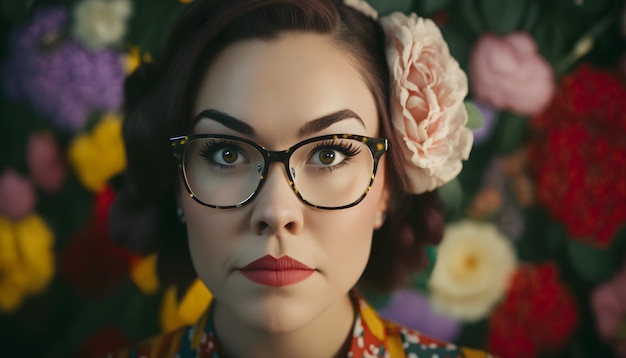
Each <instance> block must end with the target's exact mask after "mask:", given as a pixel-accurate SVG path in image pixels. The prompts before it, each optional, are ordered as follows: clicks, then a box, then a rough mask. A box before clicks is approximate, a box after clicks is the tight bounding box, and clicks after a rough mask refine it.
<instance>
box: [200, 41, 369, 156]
mask: <svg viewBox="0 0 626 358" xmlns="http://www.w3.org/2000/svg"><path fill="white" fill-rule="evenodd" d="M205 109H216V110H219V111H222V112H225V113H228V114H229V115H231V116H233V117H235V118H238V119H240V120H241V121H244V122H246V123H247V124H249V125H251V126H252V127H253V128H254V129H255V137H258V138H259V139H262V140H267V141H269V143H276V144H278V143H277V141H278V142H280V140H281V139H284V140H285V141H291V139H292V138H295V136H296V135H297V132H298V129H299V128H300V127H301V126H302V125H304V124H305V123H306V122H308V121H311V120H313V119H316V118H319V117H322V116H324V115H327V114H330V113H333V112H337V111H340V110H345V109H349V110H352V111H353V112H355V113H356V114H357V115H359V117H361V119H362V120H363V123H361V122H359V121H356V120H345V121H341V122H340V123H337V124H334V125H333V126H331V127H330V128H329V129H328V130H330V131H331V132H333V133H339V132H347V133H352V134H362V135H377V134H378V117H377V111H376V105H375V101H374V97H373V95H372V94H371V92H370V91H369V89H368V87H367V85H366V82H365V81H364V79H363V77H362V76H361V74H360V73H359V71H358V70H357V68H356V67H355V65H354V64H353V62H351V58H350V57H349V56H348V54H347V52H346V51H345V50H343V49H341V48H339V47H338V46H337V45H336V44H334V43H333V42H332V40H331V38H330V37H329V36H327V35H318V34H312V33H284V34H282V35H280V36H279V37H278V38H277V39H273V40H270V41H266V40H256V39H255V40H246V41H240V42H237V43H235V44H233V45H231V46H229V47H227V48H226V49H225V50H224V51H222V52H221V53H220V54H219V55H218V56H217V57H216V58H215V59H214V60H213V62H212V63H211V65H210V66H209V68H208V69H207V70H206V72H205V73H204V75H203V79H202V82H201V86H200V88H199V91H198V95H197V98H196V101H195V106H194V113H195V114H197V113H200V112H202V111H203V110H205ZM217 129H220V125H219V124H217V123H214V122H213V121H206V120H205V121H201V122H200V123H199V124H198V126H197V127H196V129H195V130H194V132H198V131H201V132H202V131H214V130H217ZM277 133H279V134H280V135H281V137H280V138H277V136H276V134H277ZM326 133H328V132H326ZM321 134H323V133H321ZM281 144H284V143H281Z"/></svg>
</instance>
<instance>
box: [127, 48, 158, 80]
mask: <svg viewBox="0 0 626 358" xmlns="http://www.w3.org/2000/svg"><path fill="white" fill-rule="evenodd" d="M141 61H143V62H146V63H148V62H152V56H150V54H149V53H147V52H146V53H144V54H143V56H142V55H141V51H139V47H138V46H131V47H130V48H129V49H128V53H127V54H126V56H125V59H124V68H125V69H126V74H129V75H130V74H131V73H133V72H135V70H136V69H137V67H139V64H140V63H141Z"/></svg>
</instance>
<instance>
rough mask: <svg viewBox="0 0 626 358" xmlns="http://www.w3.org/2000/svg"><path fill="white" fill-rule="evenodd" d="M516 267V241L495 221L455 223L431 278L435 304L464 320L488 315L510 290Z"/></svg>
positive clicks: (430, 286) (448, 228)
mask: <svg viewBox="0 0 626 358" xmlns="http://www.w3.org/2000/svg"><path fill="white" fill-rule="evenodd" d="M516 266H517V258H516V256H515V252H514V250H513V246H512V244H511V243H510V241H509V240H508V239H507V238H506V237H504V236H503V235H502V234H501V233H500V232H499V231H498V229H497V228H496V227H495V226H494V225H493V224H490V223H479V222H474V221H469V220H467V221H461V222H458V223H455V224H451V225H449V226H448V227H446V232H445V235H444V238H443V241H442V242H441V245H440V246H439V250H438V253H437V262H436V263H435V267H434V269H433V272H432V275H431V277H430V280H429V288H430V293H431V295H430V297H431V301H432V303H433V306H434V307H435V309H437V310H438V311H440V312H442V313H444V314H446V315H448V316H451V317H454V318H457V319H460V320H465V321H475V320H479V319H481V318H484V317H486V316H487V315H488V314H489V312H490V311H491V310H492V309H493V307H494V306H495V305H496V303H497V302H498V301H499V300H500V299H501V298H502V296H503V295H504V293H505V292H506V290H507V288H508V285H509V280H510V278H511V277H512V275H513V272H514V271H515V268H516Z"/></svg>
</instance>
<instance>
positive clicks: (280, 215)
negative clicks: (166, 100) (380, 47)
mask: <svg viewBox="0 0 626 358" xmlns="http://www.w3.org/2000/svg"><path fill="white" fill-rule="evenodd" d="M207 109H212V110H217V111H219V112H222V113H225V114H227V115H228V116H230V117H233V118H236V119H238V120H239V121H241V122H244V123H245V124H246V126H244V127H249V128H250V129H252V132H251V131H246V130H242V129H241V126H235V125H232V124H228V123H226V124H225V122H223V121H218V120H214V119H210V118H203V119H201V120H200V121H198V122H197V124H196V125H195V126H194V128H193V134H227V135H233V136H238V137H243V138H246V139H250V140H252V141H254V142H256V143H258V144H259V145H261V146H263V147H265V148H266V149H268V150H282V149H285V148H288V147H290V146H292V145H294V144H296V143H298V142H300V141H302V140H304V139H307V138H311V137H316V136H320V135H325V134H336V133H349V134H357V135H365V136H370V137H376V136H378V134H379V128H378V117H377V111H376V106H375V102H374V98H373V96H372V94H371V93H370V91H369V90H368V88H367V86H366V84H365V82H364V80H363V79H362V77H361V76H360V74H359V73H358V71H357V70H356V68H355V67H354V65H353V64H352V63H351V62H350V59H349V58H348V57H347V56H346V51H345V50H341V49H338V48H337V47H336V45H335V44H333V43H332V42H331V40H330V38H329V37H327V36H322V35H317V34H305V33H289V34H283V35H281V36H279V37H278V38H277V39H274V40H271V41H262V40H248V41H241V42H238V43H235V44H233V45H231V46H230V47H227V48H226V49H225V50H224V51H222V52H221V53H220V54H219V56H218V57H217V58H216V59H215V60H214V61H213V62H212V64H211V66H210V67H209V68H208V70H207V72H206V73H205V75H204V78H203V81H202V83H201V86H200V89H199V92H198V96H197V99H196V101H195V108H194V113H196V114H198V113H200V112H202V111H204V110H207ZM343 110H350V111H352V112H354V113H355V114H356V115H357V116H358V117H359V118H360V119H358V118H355V117H354V116H349V117H347V118H344V119H341V120H338V121H327V122H325V123H319V121H318V122H317V125H316V126H311V125H309V126H307V124H310V123H311V122H312V121H314V120H315V119H318V118H321V117H324V116H326V115H328V114H331V113H336V112H338V111H343ZM303 128H308V130H305V131H303ZM304 132H306V134H305V135H304V136H303V133H304ZM384 172H385V170H384V157H383V160H381V163H380V165H379V168H378V171H377V176H376V180H375V181H374V184H373V187H372V189H371V190H370V191H369V193H368V194H367V196H366V197H365V199H364V200H363V201H362V202H360V203H359V204H358V205H356V206H354V207H350V208H347V209H341V210H321V209H316V208H313V207H310V206H307V205H306V204H304V203H303V202H301V201H300V200H299V199H298V197H297V196H296V195H295V194H294V192H293V190H292V189H291V187H290V184H289V180H288V177H287V174H286V172H285V168H284V166H283V165H282V164H280V163H274V164H272V165H271V166H270V168H269V172H268V175H267V177H266V182H265V184H264V185H263V187H262V189H261V190H260V191H259V193H258V194H257V196H256V197H255V198H254V199H253V200H252V201H251V202H249V203H248V204H246V205H244V206H243V207H240V208H236V209H223V210H220V209H213V208H209V207H206V206H202V205H200V204H198V203H197V202H196V201H194V200H193V199H192V198H190V197H189V196H188V195H186V194H187V191H186V190H185V188H184V184H183V183H182V182H181V188H180V189H181V190H180V193H181V195H180V197H179V202H180V205H181V206H182V208H183V210H184V214H185V217H186V221H187V228H188V238H189V247H190V251H191V256H192V260H193V263H194V266H195V269H196V271H197V273H198V275H199V277H200V278H201V279H202V280H203V281H204V283H205V284H206V285H207V287H208V288H209V289H210V290H211V292H212V293H213V294H214V296H215V298H216V301H217V302H218V303H219V304H218V307H221V309H223V310H226V311H227V312H229V313H230V315H232V317H235V318H236V319H238V320H239V321H240V322H241V323H243V324H245V325H246V326H248V327H250V328H252V329H255V330H262V331H268V332H275V333H280V332H289V331H293V330H295V329H298V328H300V327H303V326H305V325H306V324H307V323H309V322H312V320H314V319H315V318H316V317H318V316H319V315H320V314H322V313H323V312H325V311H326V310H327V309H329V308H330V307H332V306H333V305H336V304H338V303H339V302H345V297H346V294H347V292H348V291H349V290H350V289H351V288H352V287H353V286H354V285H355V283H356V282H357V281H358V279H359V277H360V276H361V274H362V273H363V270H364V268H365V265H366V263H367V260H368V256H369V253H370V246H371V240H372V232H373V230H374V229H376V228H378V227H380V226H381V225H382V222H383V220H384V213H385V210H386V207H387V197H388V195H387V190H386V189H385V178H384ZM225 189H226V188H225ZM267 256H271V257H273V258H275V259H279V258H282V259H281V260H285V259H286V257H289V258H291V259H295V260H297V261H298V262H300V263H301V264H303V265H305V266H306V267H308V268H309V269H310V270H307V269H305V270H285V272H283V273H275V272H269V271H271V269H281V267H280V265H281V264H282V261H281V263H279V264H277V263H276V261H275V260H272V259H271V258H269V259H268V257H267ZM261 258H264V260H261V261H266V262H265V263H262V262H261V263H259V262H258V261H257V260H259V259H261ZM255 261H257V262H256V263H257V264H258V265H257V266H260V268H261V269H260V270H250V271H247V270H246V267H247V268H250V266H248V265H249V264H251V263H253V262H255ZM267 261H269V263H268V262H267ZM254 265H255V264H253V265H252V266H254ZM256 268H259V267H256ZM283 268H284V267H283ZM268 270H269V271H268Z"/></svg>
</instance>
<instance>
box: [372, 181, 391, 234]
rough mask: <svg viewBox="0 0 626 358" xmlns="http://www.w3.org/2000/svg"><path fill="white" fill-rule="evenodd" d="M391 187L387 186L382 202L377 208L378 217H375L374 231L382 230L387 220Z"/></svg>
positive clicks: (382, 195) (381, 196) (382, 194)
mask: <svg viewBox="0 0 626 358" xmlns="http://www.w3.org/2000/svg"><path fill="white" fill-rule="evenodd" d="M389 197H390V194H389V186H387V185H385V187H384V188H383V192H382V193H381V195H380V201H379V202H378V207H377V208H376V216H375V217H374V230H378V229H380V228H381V227H382V226H383V224H384V223H385V219H387V209H389Z"/></svg>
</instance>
